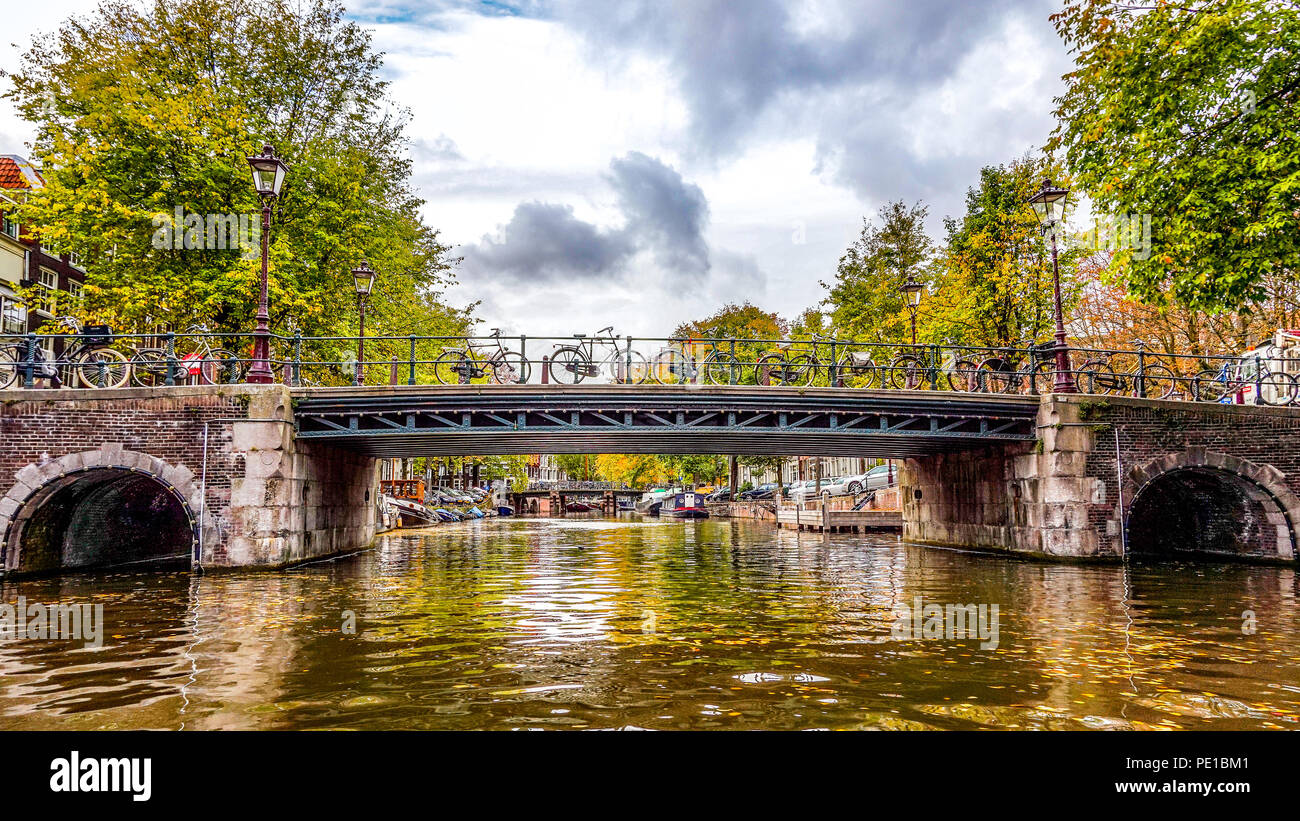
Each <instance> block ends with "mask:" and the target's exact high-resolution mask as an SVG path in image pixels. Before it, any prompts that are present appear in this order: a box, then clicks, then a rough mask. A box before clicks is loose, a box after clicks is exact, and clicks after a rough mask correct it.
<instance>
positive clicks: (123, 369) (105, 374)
mask: <svg viewBox="0 0 1300 821" xmlns="http://www.w3.org/2000/svg"><path fill="white" fill-rule="evenodd" d="M72 368H73V370H74V371H75V372H76V374H77V383H78V384H80V385H81V386H82V387H85V388H120V387H122V386H123V385H125V384H126V383H127V381H128V380H130V378H131V363H130V362H127V361H126V356H125V355H124V354H123V353H122V352H121V351H115V350H113V349H112V348H94V349H93V350H88V351H82V352H81V353H79V354H77V355H76V356H75V357H74V358H73V360H72Z"/></svg>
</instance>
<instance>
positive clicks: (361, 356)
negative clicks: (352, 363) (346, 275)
mask: <svg viewBox="0 0 1300 821" xmlns="http://www.w3.org/2000/svg"><path fill="white" fill-rule="evenodd" d="M352 281H353V283H354V284H355V285H356V289H357V314H358V315H359V316H360V317H361V327H360V334H359V335H358V336H357V375H356V379H355V380H354V383H353V384H356V385H360V384H361V383H362V382H364V381H365V375H364V373H363V371H362V369H363V368H364V367H365V361H366V302H367V301H368V300H369V298H370V289H371V288H373V287H374V285H375V272H374V271H372V270H371V269H370V264H369V263H368V262H366V261H365V260H364V259H363V260H361V264H360V265H358V266H357V267H355V268H353V269H352Z"/></svg>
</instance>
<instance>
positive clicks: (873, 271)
mask: <svg viewBox="0 0 1300 821" xmlns="http://www.w3.org/2000/svg"><path fill="white" fill-rule="evenodd" d="M928 214H929V209H928V208H927V207H926V206H925V205H924V204H922V203H920V202H918V203H916V204H915V205H911V206H908V205H907V204H906V203H904V202H902V201H901V200H900V201H898V202H890V203H888V204H886V205H884V206H882V207H881V208H880V211H879V212H878V213H877V218H878V220H879V225H877V224H876V223H873V222H872V221H871V220H869V219H867V220H863V225H862V234H861V235H860V236H859V237H858V239H857V240H856V241H855V242H854V243H853V244H852V245H850V246H849V248H848V250H847V251H845V252H844V255H843V256H842V257H840V263H839V269H838V270H837V271H836V274H835V281H834V282H832V283H829V284H828V283H825V282H823V283H822V286H823V287H825V288H827V289H828V290H829V295H828V296H827V297H826V299H825V300H824V302H823V304H825V305H827V306H828V307H829V308H830V316H831V320H832V323H833V325H834V327H835V328H836V330H837V332H838V333H839V334H841V335H843V336H845V337H847V338H852V339H855V340H858V341H860V342H899V341H903V340H905V339H907V338H908V336H909V318H908V313H907V310H906V305H905V303H904V301H903V294H902V291H901V287H902V285H903V283H904V282H905V281H906V280H907V278H908V277H909V276H911V277H914V278H915V279H916V280H917V281H918V282H921V283H922V284H926V283H928V282H929V281H930V279H931V271H930V268H931V262H932V260H933V257H934V243H933V241H932V240H931V239H930V237H929V235H928V234H927V233H926V231H925V219H926V216H927V215H928Z"/></svg>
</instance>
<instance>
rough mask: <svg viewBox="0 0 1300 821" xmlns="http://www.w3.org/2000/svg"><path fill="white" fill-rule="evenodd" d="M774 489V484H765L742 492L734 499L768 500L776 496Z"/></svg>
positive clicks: (775, 485)
mask: <svg viewBox="0 0 1300 821" xmlns="http://www.w3.org/2000/svg"><path fill="white" fill-rule="evenodd" d="M776 488H777V484H776V482H765V483H764V484H761V485H759V486H758V487H756V488H754V489H753V490H746V491H744V492H743V493H741V494H740V495H738V496H737V497H736V498H737V499H742V500H754V499H770V498H772V497H773V496H775V495H776Z"/></svg>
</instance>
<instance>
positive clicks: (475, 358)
mask: <svg viewBox="0 0 1300 821" xmlns="http://www.w3.org/2000/svg"><path fill="white" fill-rule="evenodd" d="M488 337H489V338H490V339H491V340H492V341H491V342H490V343H488V344H486V345H475V344H474V343H473V342H471V341H470V340H469V339H465V340H464V341H463V342H462V344H461V345H459V346H447V347H444V348H443V349H442V353H441V354H439V355H438V358H437V359H435V360H434V361H433V376H434V378H435V379H437V380H438V383H439V384H442V385H465V384H469V383H470V382H472V381H473V380H475V379H482V378H483V377H485V376H486V377H489V378H490V379H491V380H492V381H493V382H495V383H496V384H498V385H515V384H522V383H525V382H527V381H528V378H529V377H530V376H532V372H533V369H532V366H531V365H529V364H528V360H527V359H525V358H524V356H523V354H521V353H519V352H517V351H512V350H510V349H509V348H507V347H506V346H505V345H503V344H502V343H501V329H500V328H493V329H492V333H490V334H488ZM484 351H486V352H487V353H486V354H484V353H483V352H484Z"/></svg>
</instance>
